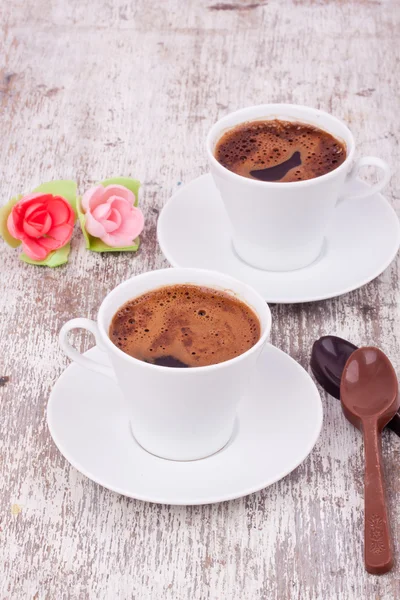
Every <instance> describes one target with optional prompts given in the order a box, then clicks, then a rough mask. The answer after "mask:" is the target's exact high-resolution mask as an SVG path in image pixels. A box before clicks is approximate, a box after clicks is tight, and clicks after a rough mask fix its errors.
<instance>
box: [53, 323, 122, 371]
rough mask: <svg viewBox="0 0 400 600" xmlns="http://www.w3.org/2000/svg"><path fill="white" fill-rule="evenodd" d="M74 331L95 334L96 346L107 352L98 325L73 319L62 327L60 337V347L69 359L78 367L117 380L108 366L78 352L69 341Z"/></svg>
mask: <svg viewBox="0 0 400 600" xmlns="http://www.w3.org/2000/svg"><path fill="white" fill-rule="evenodd" d="M72 329H86V330H87V331H90V333H93V335H94V337H95V339H96V346H97V347H98V348H99V350H102V351H103V352H105V351H106V349H105V348H104V346H103V342H102V341H101V338H100V331H99V328H98V326H97V323H95V322H94V321H91V320H90V319H71V321H68V322H67V323H65V325H63V326H62V327H61V330H60V335H59V341H60V346H61V348H62V349H63V350H64V352H65V354H66V355H67V356H68V358H70V359H71V360H73V361H75V362H76V363H78V365H81V367H85V368H86V369H90V370H91V371H96V372H97V373H101V374H102V375H107V377H111V379H114V380H115V374H114V371H113V369H112V368H111V367H107V366H106V365H103V364H102V363H99V362H97V361H96V360H93V359H92V358H89V357H87V356H84V355H83V354H81V353H80V352H78V350H77V349H76V348H74V347H73V346H71V344H70V343H69V340H68V334H69V332H70V331H72Z"/></svg>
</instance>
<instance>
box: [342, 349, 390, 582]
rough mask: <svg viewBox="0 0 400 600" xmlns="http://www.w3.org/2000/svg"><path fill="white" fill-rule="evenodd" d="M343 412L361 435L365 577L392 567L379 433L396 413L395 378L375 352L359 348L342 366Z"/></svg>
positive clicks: (381, 357)
mask: <svg viewBox="0 0 400 600" xmlns="http://www.w3.org/2000/svg"><path fill="white" fill-rule="evenodd" d="M340 399H341V402H342V409H343V413H344V415H345V417H346V419H348V420H349V421H350V423H352V424H353V425H355V427H357V428H358V429H360V431H361V432H362V433H363V435H364V453H365V480H364V486H365V488H364V507H365V514H364V523H365V530H364V559H365V568H366V569H367V571H368V573H373V574H374V575H381V574H383V573H387V572H388V571H390V569H391V568H392V566H393V550H392V540H391V534H390V529H389V521H388V515H387V508H386V500H385V485H384V478H383V468H382V447H381V433H382V429H383V428H384V426H385V425H386V424H387V423H388V422H389V421H390V419H392V418H393V416H394V415H395V414H396V411H397V409H398V408H399V397H398V383H397V377H396V373H395V371H394V369H393V366H392V363H391V362H390V360H389V359H388V357H387V356H386V355H385V354H384V353H383V352H382V351H381V350H379V349H378V348H372V347H366V348H359V349H358V350H356V351H355V352H353V354H352V355H351V356H350V358H349V360H348V361H347V363H346V365H345V367H344V371H343V377H342V383H341V386H340Z"/></svg>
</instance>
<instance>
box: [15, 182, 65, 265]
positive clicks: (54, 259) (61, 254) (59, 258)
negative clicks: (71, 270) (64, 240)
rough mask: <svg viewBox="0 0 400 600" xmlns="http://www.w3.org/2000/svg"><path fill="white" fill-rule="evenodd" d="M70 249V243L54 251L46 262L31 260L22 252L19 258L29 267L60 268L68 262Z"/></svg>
mask: <svg viewBox="0 0 400 600" xmlns="http://www.w3.org/2000/svg"><path fill="white" fill-rule="evenodd" d="M49 193H53V192H49ZM57 195H58V194H57ZM70 249H71V244H70V242H68V244H65V246H63V247H62V248H60V249H59V250H54V252H50V254H49V255H48V257H47V258H45V259H44V260H32V259H31V258H29V256H27V255H26V254H25V252H22V254H20V255H19V257H20V259H21V260H22V261H24V262H26V263H28V264H29V265H38V266H41V267H59V266H60V265H64V264H65V263H66V262H68V255H69V252H70Z"/></svg>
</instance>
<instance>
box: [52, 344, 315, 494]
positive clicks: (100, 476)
mask: <svg viewBox="0 0 400 600" xmlns="http://www.w3.org/2000/svg"><path fill="white" fill-rule="evenodd" d="M87 355H88V356H91V357H92V358H94V359H95V360H102V361H104V363H106V361H107V359H106V355H105V354H104V353H103V352H100V351H99V350H98V349H97V348H92V349H91V350H89V351H88V352H87ZM136 393H140V391H136ZM47 421H48V425H49V429H50V433H51V435H52V437H53V440H54V441H55V443H56V445H57V447H58V449H59V450H60V452H61V453H62V454H63V455H64V456H65V458H66V459H67V460H68V461H69V462H70V463H71V465H72V466H74V467H75V468H76V469H78V470H79V471H80V472H81V473H83V474H84V475H86V476H87V477H89V478H90V479H92V480H93V481H95V482H97V483H99V484H100V485H103V486H104V487H106V488H108V489H110V490H113V491H115V492H118V493H119V494H123V495H124V496H129V497H131V498H136V499H138V500H146V501H149V502H157V503H161V504H185V505H186V504H189V505H190V504H210V503H212V502H221V501H223V500H231V499H233V498H239V497H240V496H246V495H247V494H251V493H252V492H255V491H257V490H260V489H262V488H264V487H266V486H268V485H270V484H271V483H274V482H275V481H278V480H279V479H281V478H282V477H285V475H287V474H288V473H290V472H291V471H292V470H293V469H295V468H296V467H297V466H298V465H299V464H300V463H301V462H302V461H303V460H304V459H305V458H306V456H307V455H308V454H309V452H311V450H312V448H313V446H314V444H315V442H316V441H317V439H318V436H319V433H320V430H321V425H322V405H321V400H320V397H319V394H318V391H317V388H316V386H315V384H314V383H313V381H312V380H311V378H310V376H309V375H308V374H307V373H306V371H305V370H304V369H303V368H302V367H301V366H300V365H299V364H298V363H296V362H295V361H294V360H293V359H292V358H290V356H288V355H287V354H285V353H284V352H282V351H281V350H278V349H277V348H274V347H273V346H270V345H267V346H266V348H265V350H264V352H263V354H262V355H261V357H260V360H259V363H258V369H257V374H256V376H255V377H254V380H253V384H252V386H251V389H250V390H249V393H248V394H247V396H246V397H244V398H243V400H242V401H241V403H240V405H239V409H238V418H237V423H236V427H235V432H234V434H233V437H232V439H231V440H230V442H229V443H228V444H227V446H225V448H223V449H222V450H220V451H219V452H218V453H217V454H214V455H213V456H211V457H208V458H206V459H203V460H197V461H192V462H173V461H169V460H163V459H161V458H157V457H156V456H153V455H152V454H148V453H147V452H146V451H145V450H143V448H142V447H141V446H139V445H138V444H137V442H136V441H135V440H134V438H133V437H132V434H131V432H130V428H129V423H128V422H127V420H126V417H125V410H124V403H123V398H122V396H121V394H120V391H119V389H118V387H117V386H116V384H114V383H113V381H112V380H111V379H108V378H107V377H104V376H102V375H99V374H97V373H93V372H92V371H88V370H85V369H83V368H82V367H79V366H78V365H76V364H72V365H70V366H69V367H68V368H67V369H66V370H65V371H64V373H63V374H62V375H61V377H60V378H59V380H58V381H57V383H56V385H55V386H54V389H53V391H52V393H51V396H50V400H49V404H48V408H47Z"/></svg>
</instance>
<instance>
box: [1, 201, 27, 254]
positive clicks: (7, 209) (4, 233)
mask: <svg viewBox="0 0 400 600" xmlns="http://www.w3.org/2000/svg"><path fill="white" fill-rule="evenodd" d="M21 198H22V196H21V195H20V196H15V198H11V200H10V201H9V202H8V203H7V204H5V206H2V207H1V208H0V235H1V237H2V238H3V240H4V241H5V242H6V244H8V245H9V246H11V248H18V246H19V245H20V244H21V240H17V239H16V238H15V237H13V236H12V235H11V233H10V232H9V231H8V227H7V219H8V217H9V214H10V213H11V211H12V209H13V207H14V206H15V205H16V204H17V202H18V200H20V199H21Z"/></svg>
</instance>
